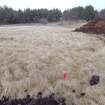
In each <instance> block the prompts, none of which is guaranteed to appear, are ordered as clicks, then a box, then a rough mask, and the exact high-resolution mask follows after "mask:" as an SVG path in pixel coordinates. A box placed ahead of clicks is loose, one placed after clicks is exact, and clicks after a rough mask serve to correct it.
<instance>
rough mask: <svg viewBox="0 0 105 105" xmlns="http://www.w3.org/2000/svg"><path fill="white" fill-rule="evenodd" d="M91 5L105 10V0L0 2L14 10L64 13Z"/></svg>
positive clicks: (23, 0) (4, 0) (17, 0)
mask: <svg viewBox="0 0 105 105" xmlns="http://www.w3.org/2000/svg"><path fill="white" fill-rule="evenodd" d="M89 4H91V5H93V6H94V7H95V8H96V9H98V10H100V9H103V8H105V0H0V6H3V5H7V6H9V7H12V8H14V9H19V8H20V9H25V8H31V9H33V8H47V9H52V8H59V9H61V10H62V11H63V10H65V9H68V8H72V7H76V6H86V5H89Z"/></svg>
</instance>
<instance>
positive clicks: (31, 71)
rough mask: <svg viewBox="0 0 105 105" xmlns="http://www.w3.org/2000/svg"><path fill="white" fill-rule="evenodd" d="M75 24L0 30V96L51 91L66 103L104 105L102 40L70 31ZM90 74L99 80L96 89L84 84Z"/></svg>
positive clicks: (15, 27)
mask: <svg viewBox="0 0 105 105" xmlns="http://www.w3.org/2000/svg"><path fill="white" fill-rule="evenodd" d="M77 26H79V25H73V24H72V25H70V26H68V27H64V26H60V25H59V26H56V25H55V26H54V25H52V26H49V25H46V26H42V25H32V26H28V25H27V26H25V25H22V26H21V25H20V26H15V25H11V26H1V27H0V96H1V97H2V96H3V95H6V96H11V97H17V98H20V97H21V98H22V97H24V96H25V95H26V94H30V95H32V96H34V95H35V94H37V92H38V91H43V92H44V95H47V94H49V93H50V92H55V93H57V94H59V95H63V96H65V97H66V99H67V103H68V105H70V104H71V103H75V104H74V105H105V38H104V37H102V36H99V35H98V36H96V35H89V34H84V33H79V32H72V30H73V29H74V28H75V27H77ZM64 71H67V74H68V80H67V81H65V80H64V79H63V74H64ZM93 74H98V75H99V76H100V78H101V80H100V83H99V84H98V85H96V86H90V85H89V80H90V78H91V76H92V75H93ZM73 89H75V90H76V93H72V90H73ZM26 90H27V92H26ZM82 92H85V93H86V95H85V96H84V97H81V96H80V94H81V93H82Z"/></svg>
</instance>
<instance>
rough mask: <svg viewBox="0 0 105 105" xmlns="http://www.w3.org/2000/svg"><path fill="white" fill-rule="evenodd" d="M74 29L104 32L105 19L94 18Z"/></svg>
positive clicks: (87, 31) (94, 32)
mask: <svg viewBox="0 0 105 105" xmlns="http://www.w3.org/2000/svg"><path fill="white" fill-rule="evenodd" d="M75 31H77V32H84V33H91V34H105V19H103V18H97V19H94V20H92V21H90V22H88V23H87V24H85V25H83V26H82V27H80V28H77V29H75Z"/></svg>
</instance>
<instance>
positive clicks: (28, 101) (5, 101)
mask: <svg viewBox="0 0 105 105" xmlns="http://www.w3.org/2000/svg"><path fill="white" fill-rule="evenodd" d="M0 105H66V103H65V99H64V98H60V97H59V98H57V97H56V96H55V95H54V94H53V93H51V94H50V95H49V96H46V97H43V96H42V93H41V92H39V93H38V95H37V97H36V98H32V97H31V96H30V95H27V96H26V97H25V98H23V99H10V98H9V97H5V96H3V97H2V99H1V100H0Z"/></svg>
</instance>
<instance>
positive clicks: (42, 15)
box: [0, 5, 105, 24]
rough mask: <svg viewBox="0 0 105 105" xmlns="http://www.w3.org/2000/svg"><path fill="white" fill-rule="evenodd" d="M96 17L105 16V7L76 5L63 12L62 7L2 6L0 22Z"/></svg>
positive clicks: (11, 22)
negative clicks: (95, 7)
mask: <svg viewBox="0 0 105 105" xmlns="http://www.w3.org/2000/svg"><path fill="white" fill-rule="evenodd" d="M96 17H105V9H103V10H101V11H97V10H95V9H94V7H93V6H91V5H88V6H86V7H81V6H79V7H75V8H72V9H68V10H65V11H63V12H61V10H60V9H51V10H48V9H30V8H27V9H24V10H20V9H19V10H14V9H13V8H10V7H7V6H4V7H0V24H17V23H39V22H40V21H41V20H42V19H43V21H45V20H46V21H47V22H58V21H60V20H71V19H83V20H87V21H89V20H91V19H94V18H96ZM46 21H45V22H46Z"/></svg>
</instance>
